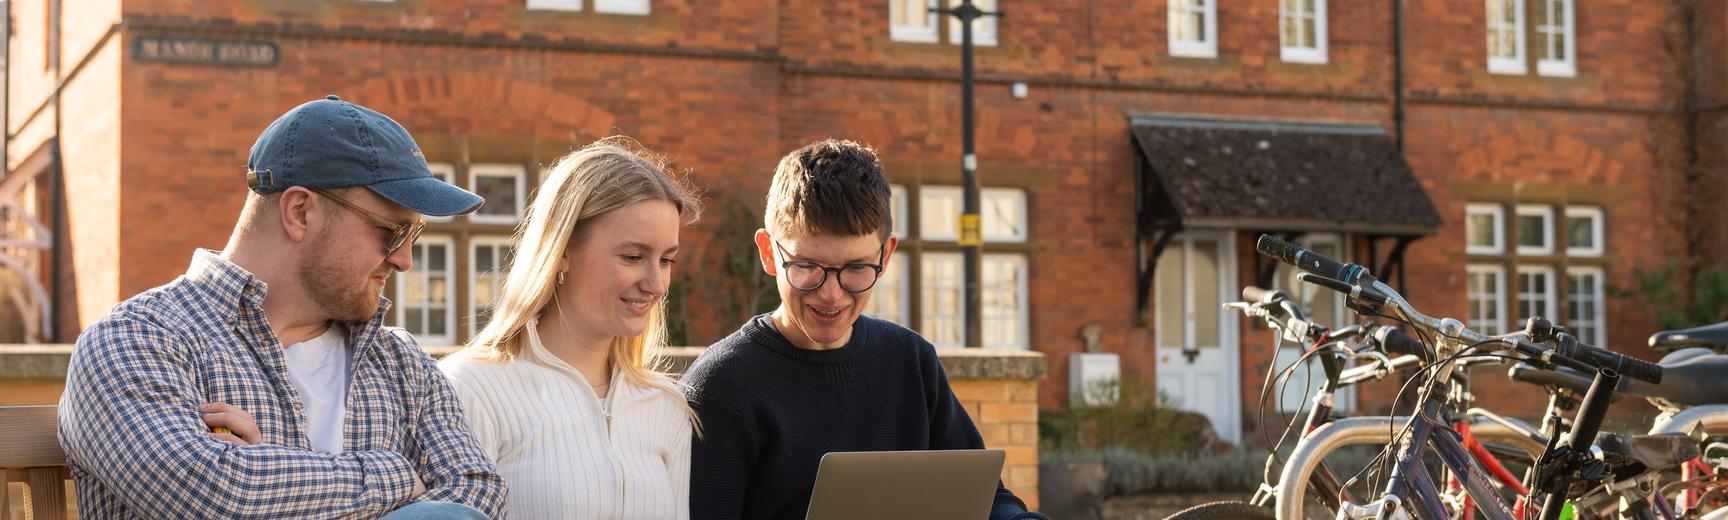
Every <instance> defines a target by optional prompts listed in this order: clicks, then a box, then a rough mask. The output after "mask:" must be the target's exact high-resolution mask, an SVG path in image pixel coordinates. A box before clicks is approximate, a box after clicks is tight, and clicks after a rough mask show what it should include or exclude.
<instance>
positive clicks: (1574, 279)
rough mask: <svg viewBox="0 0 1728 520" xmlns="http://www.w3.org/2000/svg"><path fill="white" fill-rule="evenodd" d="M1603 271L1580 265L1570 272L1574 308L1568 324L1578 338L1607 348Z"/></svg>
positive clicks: (1569, 295)
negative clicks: (1604, 327) (1604, 323)
mask: <svg viewBox="0 0 1728 520" xmlns="http://www.w3.org/2000/svg"><path fill="white" fill-rule="evenodd" d="M1601 277H1602V275H1601V272H1600V271H1596V270H1587V269H1578V270H1572V271H1569V272H1568V273H1567V276H1566V283H1567V296H1566V300H1567V302H1568V303H1570V304H1571V305H1570V307H1571V310H1570V312H1568V313H1567V317H1566V318H1567V320H1566V327H1567V328H1568V329H1569V330H1571V332H1572V335H1574V336H1577V337H1578V340H1579V341H1582V342H1584V343H1587V344H1590V345H1592V346H1597V347H1603V348H1606V347H1608V346H1609V345H1607V344H1606V338H1604V337H1602V305H1603V302H1602V279H1601Z"/></svg>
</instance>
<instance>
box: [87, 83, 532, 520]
mask: <svg viewBox="0 0 1728 520" xmlns="http://www.w3.org/2000/svg"><path fill="white" fill-rule="evenodd" d="M246 167H247V170H248V171H247V173H246V179H247V183H248V185H249V186H250V187H251V193H248V194H247V197H246V203H245V207H244V208H243V209H242V210H241V212H240V220H239V222H238V223H237V224H236V225H235V227H234V232H233V234H232V235H231V236H230V237H229V239H228V245H227V246H226V247H224V248H223V249H222V250H221V251H210V250H203V249H200V250H198V251H197V252H195V253H194V254H193V255H192V265H191V267H190V268H189V269H188V270H187V271H186V274H185V275H184V276H181V277H179V278H177V279H175V280H174V281H172V282H169V283H168V284H167V285H163V286H161V287H157V288H155V289H151V290H149V291H145V292H144V293H142V294H139V295H138V296H135V297H132V298H130V299H128V300H126V301H124V302H121V303H120V304H119V305H118V306H116V307H115V308H114V310H113V311H112V312H110V313H109V314H108V315H107V316H105V317H103V318H102V319H101V320H100V321H98V322H96V323H95V324H94V325H92V326H90V328H89V329H87V330H85V331H84V333H83V334H82V335H80V336H79V337H78V344H77V347H76V348H75V350H74V351H73V354H72V362H71V366H70V367H69V369H68V371H67V376H66V393H65V394H64V395H63V396H62V397H61V401H60V416H59V425H60V444H61V446H62V447H64V448H65V451H66V457H67V462H68V464H69V465H70V466H71V472H72V477H73V479H74V480H75V481H76V484H77V490H78V508H79V511H80V512H81V515H82V516H86V517H91V518H240V517H251V518H256V517H284V518H325V517H378V516H382V515H386V514H388V515H389V517H390V518H434V517H435V518H485V517H487V516H491V517H497V516H499V515H500V514H501V513H502V511H501V510H502V509H503V504H504V483H503V481H502V479H501V478H499V476H498V474H497V472H496V471H495V470H494V468H493V465H492V462H491V461H490V460H488V459H487V457H486V455H485V453H484V452H483V451H481V449H480V446H479V445H478V444H477V443H476V442H475V441H474V438H473V435H472V434H471V433H470V432H469V430H468V428H467V426H466V425H465V423H464V422H463V418H462V414H461V410H460V409H459V408H458V402H457V400H456V399H455V397H453V395H452V394H451V390H450V385H449V383H448V382H447V381H446V380H445V379H444V376H443V375H441V374H440V373H439V371H438V369H437V367H436V366H435V365H434V364H433V361H432V359H431V357H429V356H427V355H426V353H425V352H423V351H421V350H420V348H419V347H418V345H416V344H415V342H414V339H413V338H412V337H410V336H409V335H408V334H407V333H406V332H404V331H402V330H401V329H396V328H386V327H384V326H383V321H382V320H383V316H384V312H385V311H386V310H387V309H388V308H389V306H390V302H389V300H386V299H384V298H382V292H383V289H384V283H385V281H386V280H388V279H389V277H390V275H391V274H392V273H393V272H395V271H407V270H408V269H409V268H410V267H411V266H412V264H413V258H412V256H411V254H410V253H411V250H412V249H413V247H412V244H413V242H414V239H415V237H416V236H418V235H419V233H420V228H421V227H422V226H423V225H424V223H423V222H422V221H421V220H420V215H435V216H448V215H457V214H463V213H468V212H471V211H474V210H475V209H476V208H478V207H480V204H481V199H480V197H479V196H476V195H474V194H473V193H469V192H467V191H464V190H462V189H461V188H457V187H455V186H451V185H449V184H446V183H444V182H442V181H439V180H437V179H435V178H433V177H432V174H431V172H430V171H429V170H428V169H427V167H426V159H425V157H424V156H423V155H422V154H421V153H420V149H419V147H418V146H416V145H415V144H414V139H413V138H412V137H410V136H409V135H408V131H407V130H405V129H403V128H402V126H401V125H398V124H396V122H395V121H392V120H391V119H390V118H388V117H385V116H384V115H383V114H380V113H378V112H374V111H372V110H370V109H367V108H366V107H362V106H360V105H356V104H353V103H349V102H346V101H342V100H340V99H338V98H337V97H336V96H330V97H328V98H326V99H321V100H317V101H312V102H309V103H306V104H303V105H300V106H298V107H295V108H294V109H293V110H289V111H288V113H286V114H283V115H282V117H280V118H278V119H277V120H276V121H275V122H274V123H271V124H270V126H269V128H266V129H265V130H264V133H263V135H260V136H259V137H258V141H257V143H255V144H253V145H252V153H251V155H250V157H249V158H248V159H247V164H246Z"/></svg>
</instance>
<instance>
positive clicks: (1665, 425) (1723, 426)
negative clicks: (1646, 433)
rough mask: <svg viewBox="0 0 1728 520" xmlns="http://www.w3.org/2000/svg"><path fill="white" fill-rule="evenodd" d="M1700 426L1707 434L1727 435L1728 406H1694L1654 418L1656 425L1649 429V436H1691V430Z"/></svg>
mask: <svg viewBox="0 0 1728 520" xmlns="http://www.w3.org/2000/svg"><path fill="white" fill-rule="evenodd" d="M1700 426H1702V427H1703V428H1704V431H1705V432H1708V433H1728V404H1709V405H1703V406H1694V407H1691V408H1687V409H1684V410H1680V411H1678V412H1672V413H1664V414H1662V415H1659V416H1657V417H1656V424H1655V425H1654V426H1651V427H1650V434H1651V435H1656V434H1661V433H1679V434H1682V435H1691V434H1692V430H1695V429H1697V428H1698V427H1700Z"/></svg>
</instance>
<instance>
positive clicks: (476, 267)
mask: <svg viewBox="0 0 1728 520" xmlns="http://www.w3.org/2000/svg"><path fill="white" fill-rule="evenodd" d="M493 240H496V239H495V238H494V239H493ZM473 251H474V253H473V254H474V262H473V263H472V264H471V268H472V272H471V273H470V274H471V278H470V279H471V280H473V285H472V287H471V288H470V289H469V293H470V301H472V302H473V308H472V309H471V313H472V314H473V316H474V320H473V329H472V330H471V331H478V330H480V329H481V328H484V327H485V326H486V322H487V321H489V320H490V319H491V317H492V307H493V305H495V304H496V303H497V299H498V290H499V289H500V288H501V287H502V286H503V285H504V271H505V270H506V269H507V268H508V266H509V261H510V258H509V255H510V246H509V244H507V243H500V242H487V243H477V244H474V248H473Z"/></svg>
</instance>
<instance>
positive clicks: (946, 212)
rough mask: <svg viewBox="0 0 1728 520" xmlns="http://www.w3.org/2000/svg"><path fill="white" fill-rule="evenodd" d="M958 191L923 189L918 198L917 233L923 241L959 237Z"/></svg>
mask: <svg viewBox="0 0 1728 520" xmlns="http://www.w3.org/2000/svg"><path fill="white" fill-rule="evenodd" d="M959 220H960V190H958V189H951V188H946V187H944V188H924V189H923V190H921V191H920V194H919V197H918V232H919V234H920V235H921V236H922V237H923V238H925V239H934V240H954V239H955V238H956V237H958V236H959V233H958V226H959V225H960V223H959Z"/></svg>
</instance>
